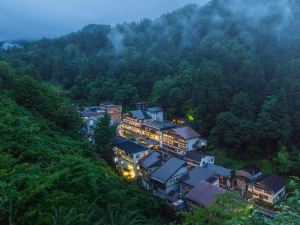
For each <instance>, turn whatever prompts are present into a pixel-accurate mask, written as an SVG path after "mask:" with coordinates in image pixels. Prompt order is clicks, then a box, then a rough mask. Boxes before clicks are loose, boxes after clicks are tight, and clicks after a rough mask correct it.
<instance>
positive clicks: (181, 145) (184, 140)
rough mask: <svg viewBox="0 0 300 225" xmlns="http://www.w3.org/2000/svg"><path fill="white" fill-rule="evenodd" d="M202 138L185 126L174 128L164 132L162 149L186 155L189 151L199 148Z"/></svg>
mask: <svg viewBox="0 0 300 225" xmlns="http://www.w3.org/2000/svg"><path fill="white" fill-rule="evenodd" d="M200 142H201V136H200V134H198V133H197V132H196V131H195V130H193V129H192V128H190V127H188V126H185V127H180V128H173V129H169V130H166V131H164V132H163V136H162V146H161V147H162V148H163V149H164V150H165V151H169V152H171V153H175V154H178V155H185V154H186V152H187V151H191V150H194V149H196V148H198V147H199V146H200V145H201V144H200Z"/></svg>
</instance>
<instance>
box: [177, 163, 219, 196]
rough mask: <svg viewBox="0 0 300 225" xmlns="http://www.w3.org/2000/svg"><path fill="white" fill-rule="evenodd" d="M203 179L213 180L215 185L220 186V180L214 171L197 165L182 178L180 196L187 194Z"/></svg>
mask: <svg viewBox="0 0 300 225" xmlns="http://www.w3.org/2000/svg"><path fill="white" fill-rule="evenodd" d="M202 180H204V181H208V182H211V183H212V184H213V185H216V186H219V181H218V179H217V178H216V177H215V173H214V172H213V171H210V170H208V169H207V168H203V167H195V168H193V169H192V170H190V171H188V173H187V174H185V175H184V176H182V177H181V178H180V180H179V182H180V183H179V185H180V196H183V195H185V194H187V193H188V192H189V191H190V190H192V189H193V188H194V187H195V186H196V185H197V184H198V183H199V182H200V181H202Z"/></svg>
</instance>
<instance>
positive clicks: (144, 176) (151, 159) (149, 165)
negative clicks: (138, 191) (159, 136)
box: [139, 151, 164, 190]
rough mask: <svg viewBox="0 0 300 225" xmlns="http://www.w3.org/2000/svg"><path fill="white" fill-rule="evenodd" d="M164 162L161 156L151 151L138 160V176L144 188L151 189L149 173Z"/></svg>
mask: <svg viewBox="0 0 300 225" xmlns="http://www.w3.org/2000/svg"><path fill="white" fill-rule="evenodd" d="M163 163H164V160H163V158H162V156H161V155H160V154H159V153H158V152H155V151H152V152H151V153H149V155H147V156H146V157H144V158H142V159H141V160H140V161H139V167H140V177H141V181H142V185H143V187H144V188H145V189H146V190H152V186H153V185H152V182H151V174H152V173H153V172H154V171H155V170H156V169H157V168H159V167H160V166H161V165H162V164H163Z"/></svg>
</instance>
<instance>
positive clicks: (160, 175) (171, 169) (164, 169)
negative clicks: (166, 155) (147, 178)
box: [151, 158, 186, 183]
mask: <svg viewBox="0 0 300 225" xmlns="http://www.w3.org/2000/svg"><path fill="white" fill-rule="evenodd" d="M185 164H186V162H185V161H183V160H181V159H177V158H170V159H169V160H168V161H166V162H165V163H164V164H163V165H162V166H161V167H159V168H158V169H157V170H155V171H154V172H153V173H152V175H151V178H152V179H154V180H157V181H160V182H162V183H166V182H167V181H168V180H169V179H170V178H171V177H172V176H173V175H174V174H175V173H176V172H177V171H178V170H179V169H180V168H181V167H183V166H184V165H185Z"/></svg>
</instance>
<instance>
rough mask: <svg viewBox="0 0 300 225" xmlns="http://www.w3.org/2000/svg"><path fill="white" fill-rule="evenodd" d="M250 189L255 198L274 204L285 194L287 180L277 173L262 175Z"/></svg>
mask: <svg viewBox="0 0 300 225" xmlns="http://www.w3.org/2000/svg"><path fill="white" fill-rule="evenodd" d="M250 190H251V191H250V192H251V193H252V195H253V197H254V198H256V199H259V200H261V201H263V202H266V203H270V204H274V203H275V202H276V201H278V200H279V199H280V198H282V197H283V196H284V195H285V181H284V179H283V178H282V177H280V176H278V175H277V174H268V175H261V176H259V177H258V178H257V179H256V181H255V183H254V185H253V187H252V188H251V189H250Z"/></svg>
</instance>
